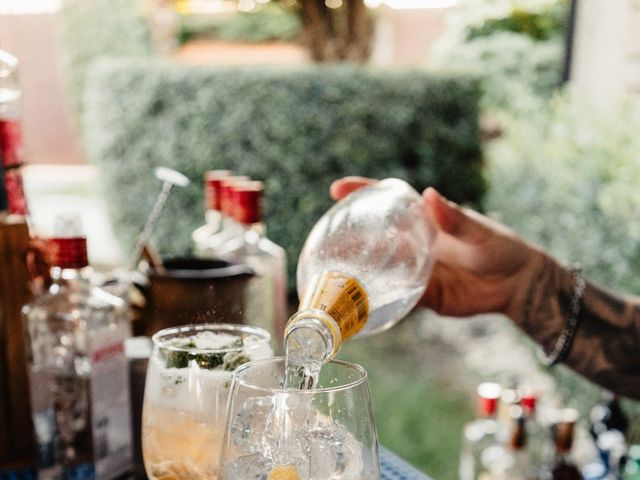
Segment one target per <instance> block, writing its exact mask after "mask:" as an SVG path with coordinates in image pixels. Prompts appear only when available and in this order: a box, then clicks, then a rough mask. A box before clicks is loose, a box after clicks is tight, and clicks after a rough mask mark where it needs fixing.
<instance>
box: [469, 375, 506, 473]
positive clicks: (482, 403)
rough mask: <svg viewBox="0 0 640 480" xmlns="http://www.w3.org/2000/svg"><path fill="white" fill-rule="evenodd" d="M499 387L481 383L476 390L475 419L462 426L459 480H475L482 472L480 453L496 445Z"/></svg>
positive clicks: (498, 385) (495, 384) (493, 384)
mask: <svg viewBox="0 0 640 480" xmlns="http://www.w3.org/2000/svg"><path fill="white" fill-rule="evenodd" d="M500 391H501V386H500V384H498V383H489V382H486V383H481V384H480V385H478V388H477V394H478V399H477V404H478V410H477V418H476V419H475V420H473V421H471V422H469V423H467V424H466V425H465V426H464V429H463V441H462V453H461V456H460V466H459V476H460V480H476V479H477V478H479V476H480V473H481V471H482V469H483V468H482V462H481V456H482V452H483V451H484V450H485V449H487V448H488V447H490V446H491V445H494V444H496V443H497V439H496V433H497V432H498V421H497V419H496V412H497V409H498V400H499V399H500Z"/></svg>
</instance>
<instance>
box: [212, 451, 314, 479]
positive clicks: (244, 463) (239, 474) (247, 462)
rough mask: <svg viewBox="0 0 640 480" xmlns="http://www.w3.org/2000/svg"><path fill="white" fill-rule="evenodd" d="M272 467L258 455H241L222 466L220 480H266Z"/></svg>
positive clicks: (264, 458)
mask: <svg viewBox="0 0 640 480" xmlns="http://www.w3.org/2000/svg"><path fill="white" fill-rule="evenodd" d="M274 466H275V465H274V464H273V463H272V462H271V461H270V460H269V459H268V458H266V457H265V456H264V455H262V454H260V453H254V454H251V455H243V456H241V457H238V458H236V459H235V460H233V461H231V462H229V463H225V464H224V465H222V480H267V478H268V475H269V472H270V471H271V470H272V469H273V468H274ZM325 480H326V479H325Z"/></svg>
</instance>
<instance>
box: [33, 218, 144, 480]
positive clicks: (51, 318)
mask: <svg viewBox="0 0 640 480" xmlns="http://www.w3.org/2000/svg"><path fill="white" fill-rule="evenodd" d="M55 230H56V231H55V236H54V238H51V239H50V261H51V264H52V265H53V267H52V270H51V274H52V278H53V280H54V282H53V284H52V286H51V288H50V289H49V291H48V292H47V293H45V294H43V295H41V296H40V297H38V298H36V299H35V300H34V301H33V302H32V303H30V304H28V305H26V306H25V307H24V308H23V314H24V317H25V321H26V327H27V328H26V330H27V332H28V340H27V350H28V363H29V379H30V393H31V409H32V416H33V424H34V428H35V434H36V442H37V446H38V464H37V468H38V477H39V478H40V479H62V478H87V479H98V480H105V479H106V480H108V479H113V478H118V477H120V476H121V475H124V474H126V473H127V472H129V471H130V470H131V468H132V447H131V446H132V441H131V412H130V399H129V378H128V366H127V358H126V356H125V352H124V340H125V339H126V338H127V337H128V336H129V335H130V323H129V316H128V311H127V308H126V305H125V303H124V302H123V300H121V299H120V298H118V297H115V296H113V295H111V294H109V293H107V292H105V291H104V290H101V289H99V288H96V287H93V286H91V284H90V282H89V280H88V276H89V273H90V272H89V270H88V261H87V242H86V238H85V236H84V235H83V234H82V232H81V226H80V222H79V219H78V217H77V216H72V217H58V218H57V219H56V227H55Z"/></svg>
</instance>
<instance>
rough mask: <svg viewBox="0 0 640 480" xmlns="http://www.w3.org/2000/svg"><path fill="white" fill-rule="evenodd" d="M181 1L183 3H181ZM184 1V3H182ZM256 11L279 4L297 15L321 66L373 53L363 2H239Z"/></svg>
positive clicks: (358, 60)
mask: <svg viewBox="0 0 640 480" xmlns="http://www.w3.org/2000/svg"><path fill="white" fill-rule="evenodd" d="M178 1H180V0H178ZM183 1H184V0H183ZM237 2H238V4H239V5H240V6H241V8H242V6H243V4H244V5H245V6H246V5H247V4H248V5H251V6H252V7H253V11H257V9H260V8H263V7H261V6H260V4H261V3H262V4H264V3H269V2H271V3H277V4H279V5H280V6H281V7H282V8H283V9H285V10H287V11H290V12H292V13H294V14H295V15H297V16H298V18H299V19H300V21H301V23H302V41H303V42H304V44H305V46H306V47H307V49H308V51H309V54H310V57H311V59H312V60H313V61H314V62H319V63H337V62H351V63H365V62H366V61H367V60H369V56H370V54H371V43H372V40H373V19H372V16H371V13H370V11H369V9H368V8H367V6H366V5H365V3H364V0H262V1H260V0H259V1H257V2H254V1H253V0H237Z"/></svg>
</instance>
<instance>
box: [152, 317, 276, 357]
mask: <svg viewBox="0 0 640 480" xmlns="http://www.w3.org/2000/svg"><path fill="white" fill-rule="evenodd" d="M201 332H213V333H230V334H232V335H234V334H237V333H238V332H241V333H246V334H248V335H253V336H255V337H256V338H257V339H256V341H255V342H254V343H251V344H249V345H241V346H238V347H225V348H197V347H185V346H181V345H176V344H171V343H170V342H171V341H174V340H175V339H177V338H180V337H179V334H182V333H193V335H196V334H198V333H201ZM193 335H185V336H184V337H183V338H185V339H188V338H189V337H191V336H193ZM165 337H169V338H165ZM151 339H152V340H153V345H154V347H156V348H162V349H163V350H170V351H174V352H188V353H196V354H197V353H203V354H207V353H227V352H242V351H245V350H247V349H252V348H255V347H257V346H259V345H263V344H265V343H266V344H269V343H270V342H271V334H270V333H269V332H267V331H266V330H265V329H263V328H260V327H255V326H253V325H244V324H240V323H194V324H188V325H180V326H177V327H169V328H164V329H162V330H160V331H158V332H156V333H154V334H153V336H152V337H151Z"/></svg>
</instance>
